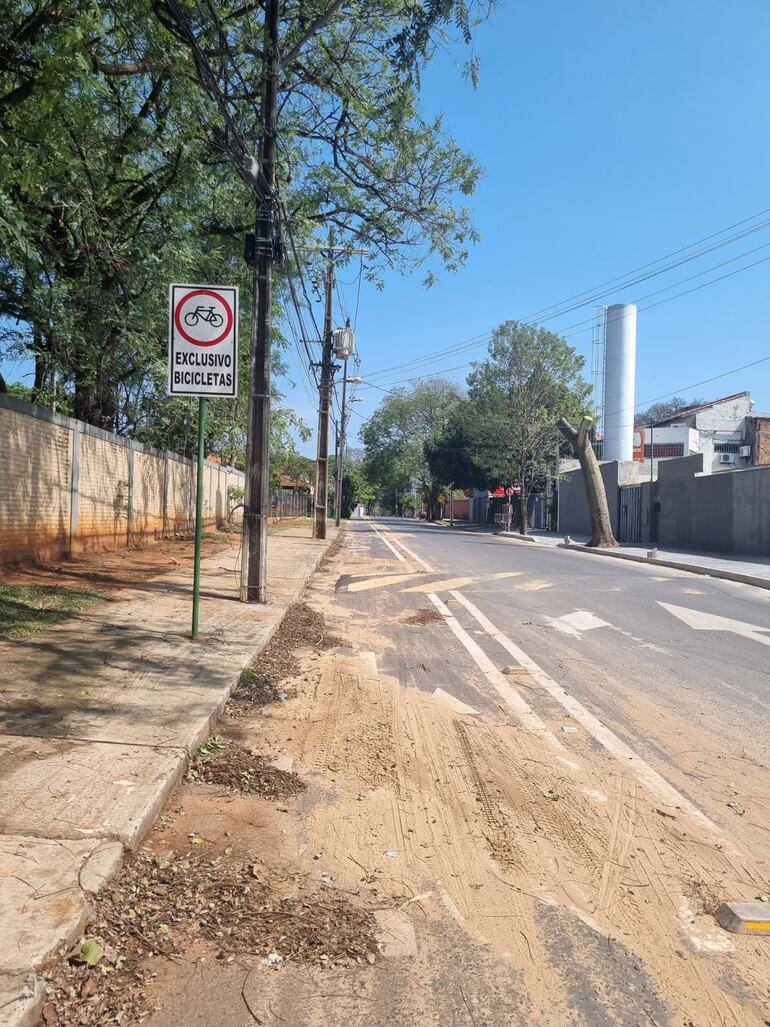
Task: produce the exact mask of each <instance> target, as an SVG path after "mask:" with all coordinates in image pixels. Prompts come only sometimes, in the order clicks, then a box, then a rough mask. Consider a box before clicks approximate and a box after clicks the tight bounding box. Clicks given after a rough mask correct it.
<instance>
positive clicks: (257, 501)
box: [241, 0, 280, 603]
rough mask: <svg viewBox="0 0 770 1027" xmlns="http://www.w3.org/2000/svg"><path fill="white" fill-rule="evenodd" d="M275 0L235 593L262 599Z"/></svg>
mask: <svg viewBox="0 0 770 1027" xmlns="http://www.w3.org/2000/svg"><path fill="white" fill-rule="evenodd" d="M279 7H280V0H267V4H266V8H265V50H266V56H265V69H264V75H263V80H262V125H261V138H260V161H259V163H260V167H261V170H262V172H263V175H264V179H265V183H266V184H265V185H264V186H263V187H262V188H260V189H258V190H257V202H256V220H255V228H254V259H255V267H254V278H253V283H252V294H251V303H252V309H251V364H250V373H249V414H248V420H249V431H248V441H247V449H246V490H245V491H246V495H245V498H244V511H243V530H244V546H243V560H242V564H241V599H242V600H243V601H246V602H250V603H264V602H266V601H267V529H268V518H269V514H270V488H269V486H270V348H271V343H272V308H273V260H274V257H275V253H274V238H275V233H274V213H275V151H276V101H277V95H278V69H279V64H278V57H279V55H278V25H279V14H280V11H279Z"/></svg>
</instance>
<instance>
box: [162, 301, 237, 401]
mask: <svg viewBox="0 0 770 1027" xmlns="http://www.w3.org/2000/svg"><path fill="white" fill-rule="evenodd" d="M168 394H169V396H237V394H238V289H237V287H236V286H232V285H172V286H170V288H169V331H168Z"/></svg>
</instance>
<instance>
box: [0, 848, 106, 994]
mask: <svg viewBox="0 0 770 1027" xmlns="http://www.w3.org/2000/svg"><path fill="white" fill-rule="evenodd" d="M104 844H105V843H104V842H101V841H98V840H96V839H89V840H88V841H72V840H69V839H68V840H66V841H65V840H52V839H47V838H46V839H43V838H23V837H21V836H20V835H5V836H3V837H2V838H0V878H1V879H2V882H3V901H2V903H1V904H0V938H2V939H3V944H2V946H0V974H18V973H29V971H30V968H31V967H36V966H39V965H40V964H41V963H43V962H44V961H45V960H46V959H48V958H49V957H50V956H52V955H53V954H54V953H55V952H56V950H57V949H58V948H59V946H60V945H61V944H62V943H64V944H71V943H72V942H74V941H77V938H78V935H79V932H80V931H81V929H82V926H83V924H84V922H85V919H86V913H87V905H86V899H85V896H84V894H83V891H82V889H81V885H80V876H81V871H83V870H84V868H86V866H87V864H88V861H89V859H90V858H91V857H92V856H93V855H94V854H95V853H96V852H97V851H98V849H99V848H100V846H103V845H104ZM107 844H108V845H110V846H113V845H114V844H115V843H107Z"/></svg>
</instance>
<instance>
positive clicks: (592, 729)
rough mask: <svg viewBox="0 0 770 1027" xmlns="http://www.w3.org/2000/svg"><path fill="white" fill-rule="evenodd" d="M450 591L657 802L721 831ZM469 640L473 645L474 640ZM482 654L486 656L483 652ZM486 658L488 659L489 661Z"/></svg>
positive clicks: (718, 832) (461, 597)
mask: <svg viewBox="0 0 770 1027" xmlns="http://www.w3.org/2000/svg"><path fill="white" fill-rule="evenodd" d="M452 595H453V596H454V597H455V599H457V600H458V601H459V602H460V603H461V604H462V605H463V606H464V607H465V609H466V610H467V611H468V613H470V615H471V616H472V617H473V618H475V620H477V621H478V623H479V624H480V625H481V627H482V628H484V630H485V631H486V632H487V634H488V635H490V637H491V638H494V640H495V641H496V642H497V643H498V644H499V645H500V646H502V648H503V649H505V651H506V652H507V653H509V654H510V655H511V656H513V658H514V659H515V660H517V661H518V662H519V663H520V664H521V666H522V667H526V668H527V670H528V671H529V673H530V676H531V677H532V678H533V679H534V680H535V681H537V683H538V684H539V685H541V687H542V688H543V689H544V690H545V691H546V692H548V694H549V695H550V696H551V698H553V699H555V700H556V702H558V703H559V705H560V706H563V707H564V709H565V710H566V711H567V712H568V713H569V715H570V716H571V717H572V718H573V720H575V721H576V722H577V723H578V724H581V725H582V726H583V727H584V728H585V729H586V731H587V732H588V733H589V734H590V735H591V736H592V738H595V739H596V741H597V742H599V744H600V745H603V746H604V748H605V749H606V750H607V752H609V753H611V754H612V755H613V756H614V757H615V759H617V760H621V761H623V762H624V763H625V764H626V765H627V766H630V767H631V769H632V770H633V771H634V773H635V774H636V776H637V778H638V779H639V781H641V782H642V784H644V785H645V787H646V788H647V790H648V791H649V792H651V793H652V794H653V795H654V796H656V797H657V798H658V800H659V801H660V802H662V803H664V804H665V805H668V806H673V807H674V808H678V809H680V810H682V812H683V813H687V814H688V815H689V816H690V817H691V818H692V819H693V820H697V821H698V823H699V824H700V825H701V826H702V827H705V828H707V829H708V830H709V831H712V832H713V833H714V834H717V835H721V832H720V831H719V828H718V827H717V826H716V824H715V823H714V822H713V821H712V820H710V819H709V817H707V816H706V815H705V813H702V812H701V811H700V810H699V809H698V807H697V806H695V805H694V803H692V802H690V800H689V799H687V798H685V796H684V795H682V794H681V792H678V791H677V790H676V788H674V786H673V785H670V784H669V783H668V781H666V779H665V778H663V777H661V775H660V774H659V773H658V772H657V771H656V770H653V768H652V767H651V766H650V765H649V764H648V763H646V762H645V761H644V760H643V759H642V758H641V757H640V756H637V755H636V753H635V752H634V751H633V749H631V748H630V747H629V746H628V745H626V743H625V742H623V741H621V739H620V738H618V736H617V735H616V734H615V733H614V732H612V731H610V729H609V728H608V727H605V726H604V724H602V722H601V721H600V720H599V719H598V718H597V717H595V716H594V715H593V713H589V711H588V710H587V709H586V708H585V706H583V705H581V703H579V702H578V701H577V699H575V698H574V697H573V696H571V695H569V694H568V693H567V692H565V690H564V689H563V688H562V687H561V685H559V684H557V683H556V682H555V681H554V679H553V678H552V677H551V676H550V674H546V672H545V671H544V670H543V669H542V668H541V667H539V666H538V664H536V663H535V661H534V660H532V659H531V658H530V657H529V656H527V654H526V653H525V652H524V650H523V649H521V648H520V647H519V646H517V645H516V644H515V643H514V642H512V641H511V640H510V639H509V638H507V637H506V636H505V635H504V634H503V633H502V632H501V631H498V629H497V628H496V627H495V625H494V624H493V623H492V622H491V621H490V620H489V619H488V618H487V617H485V615H484V614H483V613H482V612H481V610H479V609H478V608H477V607H476V606H474V604H473V603H472V602H471V601H470V600H469V599H466V598H465V596H464V595H462V594H461V593H460V592H452ZM436 602H437V603H440V600H439V599H438V597H436ZM450 627H451V624H450ZM472 644H473V645H476V643H475V642H473V643H472ZM477 648H478V646H477ZM484 658H485V659H487V657H486V656H485V657H484ZM489 662H490V663H491V661H489ZM522 701H523V700H522ZM541 723H542V722H541Z"/></svg>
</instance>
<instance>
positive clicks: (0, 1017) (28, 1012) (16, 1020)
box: [0, 974, 44, 1027]
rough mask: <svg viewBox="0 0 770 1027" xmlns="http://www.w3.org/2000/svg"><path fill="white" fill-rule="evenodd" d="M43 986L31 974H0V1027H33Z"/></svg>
mask: <svg viewBox="0 0 770 1027" xmlns="http://www.w3.org/2000/svg"><path fill="white" fill-rule="evenodd" d="M43 997H44V991H43V984H42V982H41V981H39V980H38V979H37V978H36V977H34V976H32V974H13V975H10V976H9V975H7V974H0V1027H35V1025H36V1024H37V1022H38V1019H39V1017H40V1007H41V1005H42V1004H43Z"/></svg>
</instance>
